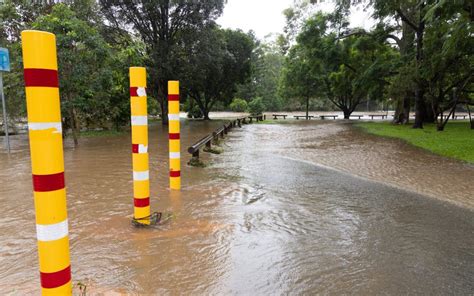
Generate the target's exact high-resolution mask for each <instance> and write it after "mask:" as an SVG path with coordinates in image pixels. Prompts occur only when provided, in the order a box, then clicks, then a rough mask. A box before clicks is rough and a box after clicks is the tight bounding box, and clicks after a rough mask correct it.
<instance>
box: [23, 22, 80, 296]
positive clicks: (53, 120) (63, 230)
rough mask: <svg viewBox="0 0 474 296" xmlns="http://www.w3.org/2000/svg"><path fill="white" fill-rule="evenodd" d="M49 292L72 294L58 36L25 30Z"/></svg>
mask: <svg viewBox="0 0 474 296" xmlns="http://www.w3.org/2000/svg"><path fill="white" fill-rule="evenodd" d="M21 41H22V49H23V67H24V79H25V93H26V105H27V113H28V133H29V138H30V154H31V167H32V173H33V191H34V200H35V210H36V235H37V238H38V256H39V269H40V279H41V288H42V289H41V292H42V294H43V295H50V294H51V295H71V294H72V285H71V265H70V259H69V237H68V220H67V206H66V188H65V182H64V156H63V138H62V124H61V107H60V102H59V100H60V99H59V79H58V64H57V56H56V36H55V35H54V34H51V33H48V32H42V31H30V30H27V31H23V32H21Z"/></svg>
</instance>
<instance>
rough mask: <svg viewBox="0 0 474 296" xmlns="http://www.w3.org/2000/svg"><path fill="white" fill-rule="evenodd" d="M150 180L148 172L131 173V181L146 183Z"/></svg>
mask: <svg viewBox="0 0 474 296" xmlns="http://www.w3.org/2000/svg"><path fill="white" fill-rule="evenodd" d="M148 179H150V176H149V173H148V171H144V172H133V181H147V180H148Z"/></svg>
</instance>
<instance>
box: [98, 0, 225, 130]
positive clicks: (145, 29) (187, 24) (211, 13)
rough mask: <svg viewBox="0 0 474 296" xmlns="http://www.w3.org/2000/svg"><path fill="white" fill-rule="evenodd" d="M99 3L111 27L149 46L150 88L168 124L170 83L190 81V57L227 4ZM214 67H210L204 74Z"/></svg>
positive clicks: (207, 0) (201, 0) (199, 0)
mask: <svg viewBox="0 0 474 296" xmlns="http://www.w3.org/2000/svg"><path fill="white" fill-rule="evenodd" d="M99 3H100V5H101V10H102V12H103V14H104V15H105V17H106V18H107V20H108V22H109V23H110V24H111V26H113V27H114V28H115V29H117V30H121V31H124V32H128V31H130V29H133V31H134V33H138V36H139V38H140V39H141V41H142V42H143V44H145V49H146V54H147V57H148V58H147V59H146V66H147V69H148V71H149V75H150V80H149V85H148V88H149V90H150V94H151V95H152V97H154V98H155V99H157V100H158V101H159V103H160V107H161V110H162V115H163V123H164V124H165V123H166V122H167V116H166V114H167V100H166V95H167V83H168V81H169V80H180V81H183V82H184V81H186V80H188V77H189V76H188V75H189V74H188V73H187V71H188V66H192V65H189V61H188V57H189V54H190V53H192V54H194V53H195V52H194V51H193V49H195V48H197V47H199V46H200V45H199V44H198V43H199V42H200V40H201V38H202V37H204V35H205V33H203V30H206V28H207V27H209V26H211V25H212V24H214V20H215V19H216V18H217V17H218V16H219V15H220V14H221V13H222V10H223V8H224V0H182V1H169V0H166V1H163V0H138V1H122V0H100V1H99ZM209 46H210V47H213V45H209ZM217 48H218V47H216V49H217ZM211 51H212V50H211ZM203 56H204V55H203ZM207 61H209V59H207ZM200 65H201V67H202V66H203V63H201V64H200ZM211 67H212V64H209V63H207V64H205V67H204V68H202V70H203V71H205V70H207V69H208V68H211ZM196 75H199V74H198V73H196Z"/></svg>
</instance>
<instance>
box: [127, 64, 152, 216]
mask: <svg viewBox="0 0 474 296" xmlns="http://www.w3.org/2000/svg"><path fill="white" fill-rule="evenodd" d="M130 111H131V124H132V164H133V205H134V211H133V221H134V222H135V223H138V224H142V225H150V174H149V167H148V110H147V95H146V69H145V68H143V67H130Z"/></svg>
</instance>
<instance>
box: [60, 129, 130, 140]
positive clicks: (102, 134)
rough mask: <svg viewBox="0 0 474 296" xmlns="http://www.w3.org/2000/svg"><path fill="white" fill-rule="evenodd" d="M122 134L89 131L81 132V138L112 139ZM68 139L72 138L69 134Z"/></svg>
mask: <svg viewBox="0 0 474 296" xmlns="http://www.w3.org/2000/svg"><path fill="white" fill-rule="evenodd" d="M122 134H124V132H123V131H116V130H97V131H94V130H91V131H83V132H81V137H84V138H91V137H113V136H120V135H122ZM69 137H72V135H71V134H69Z"/></svg>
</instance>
